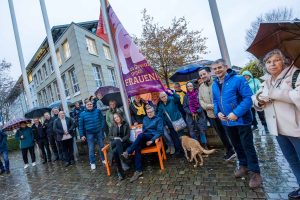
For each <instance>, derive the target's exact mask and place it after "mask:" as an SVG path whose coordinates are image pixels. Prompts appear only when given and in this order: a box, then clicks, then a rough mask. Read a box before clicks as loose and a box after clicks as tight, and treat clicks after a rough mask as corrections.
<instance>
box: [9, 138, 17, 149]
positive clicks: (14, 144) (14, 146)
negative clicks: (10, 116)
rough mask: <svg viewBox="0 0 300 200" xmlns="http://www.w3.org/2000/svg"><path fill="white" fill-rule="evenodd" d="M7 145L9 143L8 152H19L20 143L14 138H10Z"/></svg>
mask: <svg viewBox="0 0 300 200" xmlns="http://www.w3.org/2000/svg"><path fill="white" fill-rule="evenodd" d="M7 143H8V151H15V150H19V141H17V140H16V139H15V138H14V137H8V138H7Z"/></svg>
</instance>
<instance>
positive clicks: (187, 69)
mask: <svg viewBox="0 0 300 200" xmlns="http://www.w3.org/2000/svg"><path fill="white" fill-rule="evenodd" d="M204 67H206V66H205V65H202V64H198V63H194V64H189V65H185V66H182V67H179V68H178V69H177V70H176V71H175V73H174V74H173V75H172V76H171V77H170V80H171V81H173V82H185V81H190V80H193V79H198V78H199V74H198V71H199V69H201V68H204Z"/></svg>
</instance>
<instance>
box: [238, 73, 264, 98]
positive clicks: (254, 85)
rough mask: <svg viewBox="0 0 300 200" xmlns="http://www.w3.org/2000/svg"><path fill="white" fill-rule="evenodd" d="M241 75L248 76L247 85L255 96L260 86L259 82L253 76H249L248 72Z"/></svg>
mask: <svg viewBox="0 0 300 200" xmlns="http://www.w3.org/2000/svg"><path fill="white" fill-rule="evenodd" d="M242 75H243V76H246V75H247V76H250V79H249V80H248V84H249V86H250V88H251V91H252V93H253V94H255V93H256V92H257V91H258V90H259V88H260V85H261V83H260V81H259V80H258V79H257V78H254V77H253V75H252V74H251V72H249V71H244V72H243V73H242Z"/></svg>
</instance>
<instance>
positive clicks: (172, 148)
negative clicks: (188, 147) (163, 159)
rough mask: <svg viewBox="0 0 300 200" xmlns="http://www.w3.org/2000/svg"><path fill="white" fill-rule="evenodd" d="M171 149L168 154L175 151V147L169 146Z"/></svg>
mask: <svg viewBox="0 0 300 200" xmlns="http://www.w3.org/2000/svg"><path fill="white" fill-rule="evenodd" d="M170 148H171V150H170V155H173V154H174V153H175V147H170Z"/></svg>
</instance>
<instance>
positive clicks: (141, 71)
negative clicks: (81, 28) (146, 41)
mask: <svg viewBox="0 0 300 200" xmlns="http://www.w3.org/2000/svg"><path fill="white" fill-rule="evenodd" d="M107 13H108V19H109V23H110V27H111V32H112V37H113V42H114V47H115V51H116V54H117V57H118V61H119V67H120V69H121V73H122V77H123V84H124V86H125V88H126V92H127V95H128V96H129V97H131V96H135V95H139V94H145V93H150V92H161V91H164V86H163V84H162V82H161V80H160V78H159V76H158V75H157V74H156V72H155V71H154V69H153V68H152V67H151V66H150V65H149V63H148V62H147V60H146V59H145V57H144V55H143V54H142V53H141V52H140V50H139V48H138V47H137V46H136V44H134V42H133V40H132V38H131V37H130V35H129V34H128V32H127V31H126V30H125V29H124V27H123V25H122V24H121V22H120V21H119V19H118V17H117V15H116V14H115V12H114V11H113V9H112V7H111V6H110V5H108V7H107ZM101 18H102V17H101V14H100V19H101ZM100 19H99V23H103V21H102V19H101V22H100ZM98 27H104V26H103V24H102V25H100V26H99V25H98ZM99 30H101V31H103V32H102V33H104V29H103V28H102V29H101V28H99ZM99 32H100V31H99Z"/></svg>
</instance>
